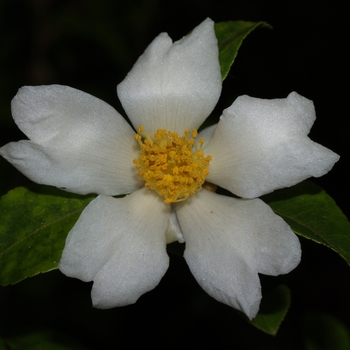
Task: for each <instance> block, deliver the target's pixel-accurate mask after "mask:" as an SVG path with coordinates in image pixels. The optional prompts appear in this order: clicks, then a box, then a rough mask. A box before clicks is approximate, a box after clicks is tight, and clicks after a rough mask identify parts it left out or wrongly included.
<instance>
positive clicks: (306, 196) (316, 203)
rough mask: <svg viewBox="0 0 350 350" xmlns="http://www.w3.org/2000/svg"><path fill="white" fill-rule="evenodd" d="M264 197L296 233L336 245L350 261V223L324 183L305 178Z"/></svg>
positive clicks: (329, 245) (326, 243)
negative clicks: (327, 191)
mask: <svg viewBox="0 0 350 350" xmlns="http://www.w3.org/2000/svg"><path fill="white" fill-rule="evenodd" d="M262 199H263V200H264V201H265V202H267V203H268V204H269V205H270V206H271V208H272V209H273V210H274V212H275V213H276V214H277V215H279V216H281V217H282V218H283V219H284V220H285V221H286V222H287V223H288V224H289V225H290V226H291V228H292V229H293V231H294V232H295V233H297V234H299V235H300V236H303V237H305V238H308V239H311V240H313V241H315V242H317V243H320V244H324V245H325V246H327V247H329V248H331V249H333V250H334V251H335V252H337V253H338V254H339V255H340V256H342V257H343V258H344V259H345V260H346V261H347V263H348V264H349V265H350V223H349V221H348V219H347V218H346V216H345V215H344V214H343V213H342V211H341V210H340V208H339V207H338V206H337V205H336V203H335V202H334V200H333V199H332V198H331V197H330V196H329V195H328V194H327V193H326V192H325V191H324V190H323V189H322V188H321V187H319V186H317V185H315V184H314V183H312V182H310V181H304V182H302V183H300V184H299V185H296V186H293V187H291V188H286V189H283V190H279V191H275V192H274V193H271V194H269V195H267V196H264V197H262Z"/></svg>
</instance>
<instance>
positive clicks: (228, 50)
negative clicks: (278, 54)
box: [215, 21, 271, 80]
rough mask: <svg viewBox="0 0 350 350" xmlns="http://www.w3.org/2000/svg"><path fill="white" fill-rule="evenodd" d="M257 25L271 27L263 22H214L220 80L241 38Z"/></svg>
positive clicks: (229, 65)
mask: <svg viewBox="0 0 350 350" xmlns="http://www.w3.org/2000/svg"><path fill="white" fill-rule="evenodd" d="M257 27H268V28H271V27H270V25H268V24H267V23H265V22H245V21H230V22H219V23H215V34H216V37H217V39H218V44H219V60H220V66H221V75H222V80H225V78H226V77H227V74H228V72H229V70H230V68H231V65H232V63H233V62H234V60H235V58H236V56H237V53H238V49H239V48H240V46H241V44H242V41H243V39H245V37H246V36H247V35H248V34H249V33H250V32H252V31H253V30H254V29H255V28H257Z"/></svg>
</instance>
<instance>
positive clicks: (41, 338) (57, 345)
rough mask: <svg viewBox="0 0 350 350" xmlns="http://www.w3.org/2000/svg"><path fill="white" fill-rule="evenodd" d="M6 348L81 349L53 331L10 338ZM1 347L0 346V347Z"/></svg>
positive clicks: (29, 349)
mask: <svg viewBox="0 0 350 350" xmlns="http://www.w3.org/2000/svg"><path fill="white" fill-rule="evenodd" d="M6 345H7V347H6V349H10V350H12V349H20V350H83V349H86V348H85V347H82V346H81V345H80V344H76V342H73V341H72V340H71V339H68V338H67V337H65V336H63V335H61V334H59V333H54V332H51V331H50V332H46V331H45V332H33V333H28V334H23V335H20V336H16V337H13V338H10V339H9V340H7V341H6ZM0 349H1V348H0Z"/></svg>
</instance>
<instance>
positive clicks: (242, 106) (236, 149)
mask: <svg viewBox="0 0 350 350" xmlns="http://www.w3.org/2000/svg"><path fill="white" fill-rule="evenodd" d="M315 118H316V116H315V109H314V105H313V103H312V101H310V100H308V99H306V98H304V97H302V96H300V95H298V94H297V93H295V92H294V93H291V94H290V95H289V96H288V97H287V98H286V99H274V100H263V99H258V98H252V97H249V96H241V97H239V98H237V100H236V101H235V102H234V103H233V104H232V106H231V107H229V108H228V109H226V110H225V111H224V112H223V116H222V117H221V119H220V122H219V124H218V126H217V128H216V131H215V134H214V136H213V138H212V139H211V142H210V143H209V144H208V145H207V147H206V148H205V154H206V155H207V154H210V155H211V156H212V157H213V159H212V161H211V163H210V168H209V175H208V177H207V180H208V181H210V182H213V183H215V184H217V185H219V186H221V187H224V188H226V189H228V190H229V191H231V192H232V193H234V194H236V195H238V196H242V197H245V198H254V197H258V196H261V195H263V194H265V193H269V192H271V191H273V190H275V189H278V188H283V187H289V186H292V185H295V184H296V183H298V182H300V181H302V180H305V179H307V178H308V177H311V176H314V177H319V176H322V175H324V174H326V173H327V172H328V171H329V170H330V169H331V168H332V167H333V165H334V163H335V162H336V161H338V159H339V156H338V155H337V154H335V153H334V152H332V151H331V150H329V149H327V148H325V147H323V146H321V145H320V144H317V143H315V142H313V141H311V140H310V139H309V138H308V137H307V134H308V133H309V131H310V128H311V126H312V124H313V122H314V120H315Z"/></svg>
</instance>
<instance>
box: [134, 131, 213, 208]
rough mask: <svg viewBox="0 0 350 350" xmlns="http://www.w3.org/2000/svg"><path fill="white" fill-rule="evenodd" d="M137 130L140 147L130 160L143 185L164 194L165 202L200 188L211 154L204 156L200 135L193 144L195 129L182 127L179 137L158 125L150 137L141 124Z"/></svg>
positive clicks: (180, 198)
mask: <svg viewBox="0 0 350 350" xmlns="http://www.w3.org/2000/svg"><path fill="white" fill-rule="evenodd" d="M137 132H138V133H137V134H136V135H135V140H136V141H137V142H138V143H139V145H140V148H141V150H140V157H139V159H134V161H133V163H134V164H135V166H136V168H137V170H138V175H139V176H140V177H141V178H142V179H143V180H144V181H145V186H146V187H149V188H150V189H152V190H154V191H156V192H157V193H158V194H159V195H161V196H162V197H164V198H165V200H164V203H167V204H169V203H174V202H181V201H184V200H186V199H187V198H188V197H189V196H191V195H193V194H195V193H196V192H198V191H199V190H201V188H202V185H203V183H204V181H205V178H206V176H207V175H208V174H209V170H208V169H207V168H208V166H209V162H210V161H211V159H212V158H211V156H207V157H204V153H203V151H202V147H203V144H204V139H202V138H200V139H199V141H198V142H199V146H198V145H197V144H196V142H195V140H194V138H195V137H197V136H198V132H197V130H192V131H189V130H185V132H184V135H183V136H182V137H179V136H178V134H177V133H176V132H172V131H166V130H164V129H158V130H157V132H156V133H155V135H154V141H153V140H152V139H151V137H150V136H149V135H148V134H147V133H146V132H145V131H144V127H143V126H142V125H141V126H139V127H138V129H137Z"/></svg>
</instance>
